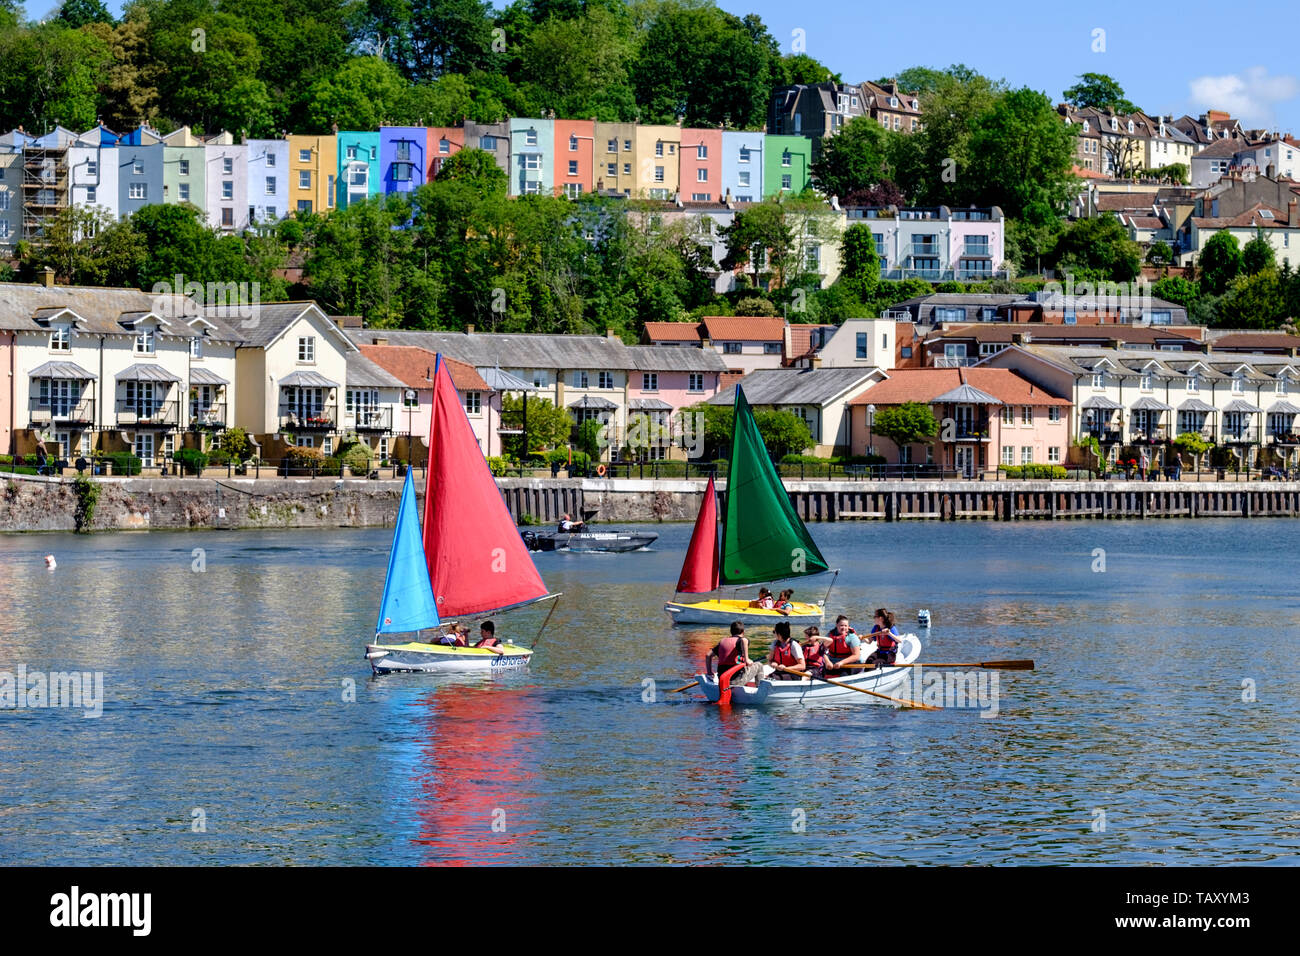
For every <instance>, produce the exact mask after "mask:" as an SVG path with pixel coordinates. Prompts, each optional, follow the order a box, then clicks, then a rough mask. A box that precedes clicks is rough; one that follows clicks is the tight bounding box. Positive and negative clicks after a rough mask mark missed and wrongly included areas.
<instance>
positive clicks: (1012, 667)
mask: <svg viewBox="0 0 1300 956" xmlns="http://www.w3.org/2000/svg"><path fill="white" fill-rule="evenodd" d="M883 666H885V667H983V668H986V669H990V670H1002V671H1031V670H1033V669H1034V662H1033V661H1031V660H1022V661H975V662H974V663H970V664H926V663H923V662H920V661H918V662H916V663H914V664H885V665H883ZM874 667H876V665H875V664H841V665H840V667H839V669H840V670H848V669H849V668H857V669H862V670H871V669H873V668H874Z"/></svg>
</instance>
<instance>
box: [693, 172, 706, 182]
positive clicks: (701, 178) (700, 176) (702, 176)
mask: <svg viewBox="0 0 1300 956" xmlns="http://www.w3.org/2000/svg"><path fill="white" fill-rule="evenodd" d="M695 181H696V182H697V183H707V182H708V181H709V171H708V170H707V169H697V170H695Z"/></svg>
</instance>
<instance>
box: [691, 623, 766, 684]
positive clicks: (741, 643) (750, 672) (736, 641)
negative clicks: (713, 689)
mask: <svg viewBox="0 0 1300 956" xmlns="http://www.w3.org/2000/svg"><path fill="white" fill-rule="evenodd" d="M714 658H717V661H718V669H717V674H718V676H719V677H721V676H722V675H723V674H725V673H727V671H729V670H731V669H732V668H733V667H735V666H736V665H737V664H740V665H742V669H741V670H739V671H737V672H736V674H735V675H734V676H733V677H732V678H731V680H730V684H731V686H733V687H739V686H740V685H741V684H747V683H749V682H750V681H751V680H753V679H754V678H755V677H758V676H760V675H761V674H762V671H763V665H762V664H759V663H758V662H757V661H753V660H750V657H749V638H747V637H746V636H745V625H744V624H742V623H741V622H740V621H732V622H731V634H730V636H728V637H724V638H723V639H722V640H720V641H718V643H717V644H715V645H714V646H713V648H712V649H711V650H710V651H709V653H708V654H706V655H704V673H705V674H707V675H708V676H710V677H712V676H713V674H714V670H713V660H714Z"/></svg>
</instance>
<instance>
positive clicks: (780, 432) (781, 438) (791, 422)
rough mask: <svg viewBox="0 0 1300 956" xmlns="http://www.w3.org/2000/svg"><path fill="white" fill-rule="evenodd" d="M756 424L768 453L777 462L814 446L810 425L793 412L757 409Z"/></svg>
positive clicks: (755, 413)
mask: <svg viewBox="0 0 1300 956" xmlns="http://www.w3.org/2000/svg"><path fill="white" fill-rule="evenodd" d="M754 424H755V425H757V426H758V433H759V434H760V435H761V436H762V437H763V444H764V445H766V446H767V453H768V454H769V455H770V456H771V457H772V458H773V459H775V460H778V461H779V460H780V459H781V458H784V457H785V456H786V455H797V454H799V453H800V452H802V451H803V450H804V449H806V448H811V447H812V445H813V437H812V432H811V431H809V430H808V424H807V423H806V422H805V421H804V420H803V419H802V418H800V417H799V416H798V415H795V414H794V413H793V412H787V411H783V410H781V409H772V408H757V409H755V410H754Z"/></svg>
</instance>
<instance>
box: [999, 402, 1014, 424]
mask: <svg viewBox="0 0 1300 956" xmlns="http://www.w3.org/2000/svg"><path fill="white" fill-rule="evenodd" d="M1015 423H1016V410H1015V409H1014V408H1012V407H1011V406H1010V405H1003V406H1002V424H1003V425H1014V424H1015Z"/></svg>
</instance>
